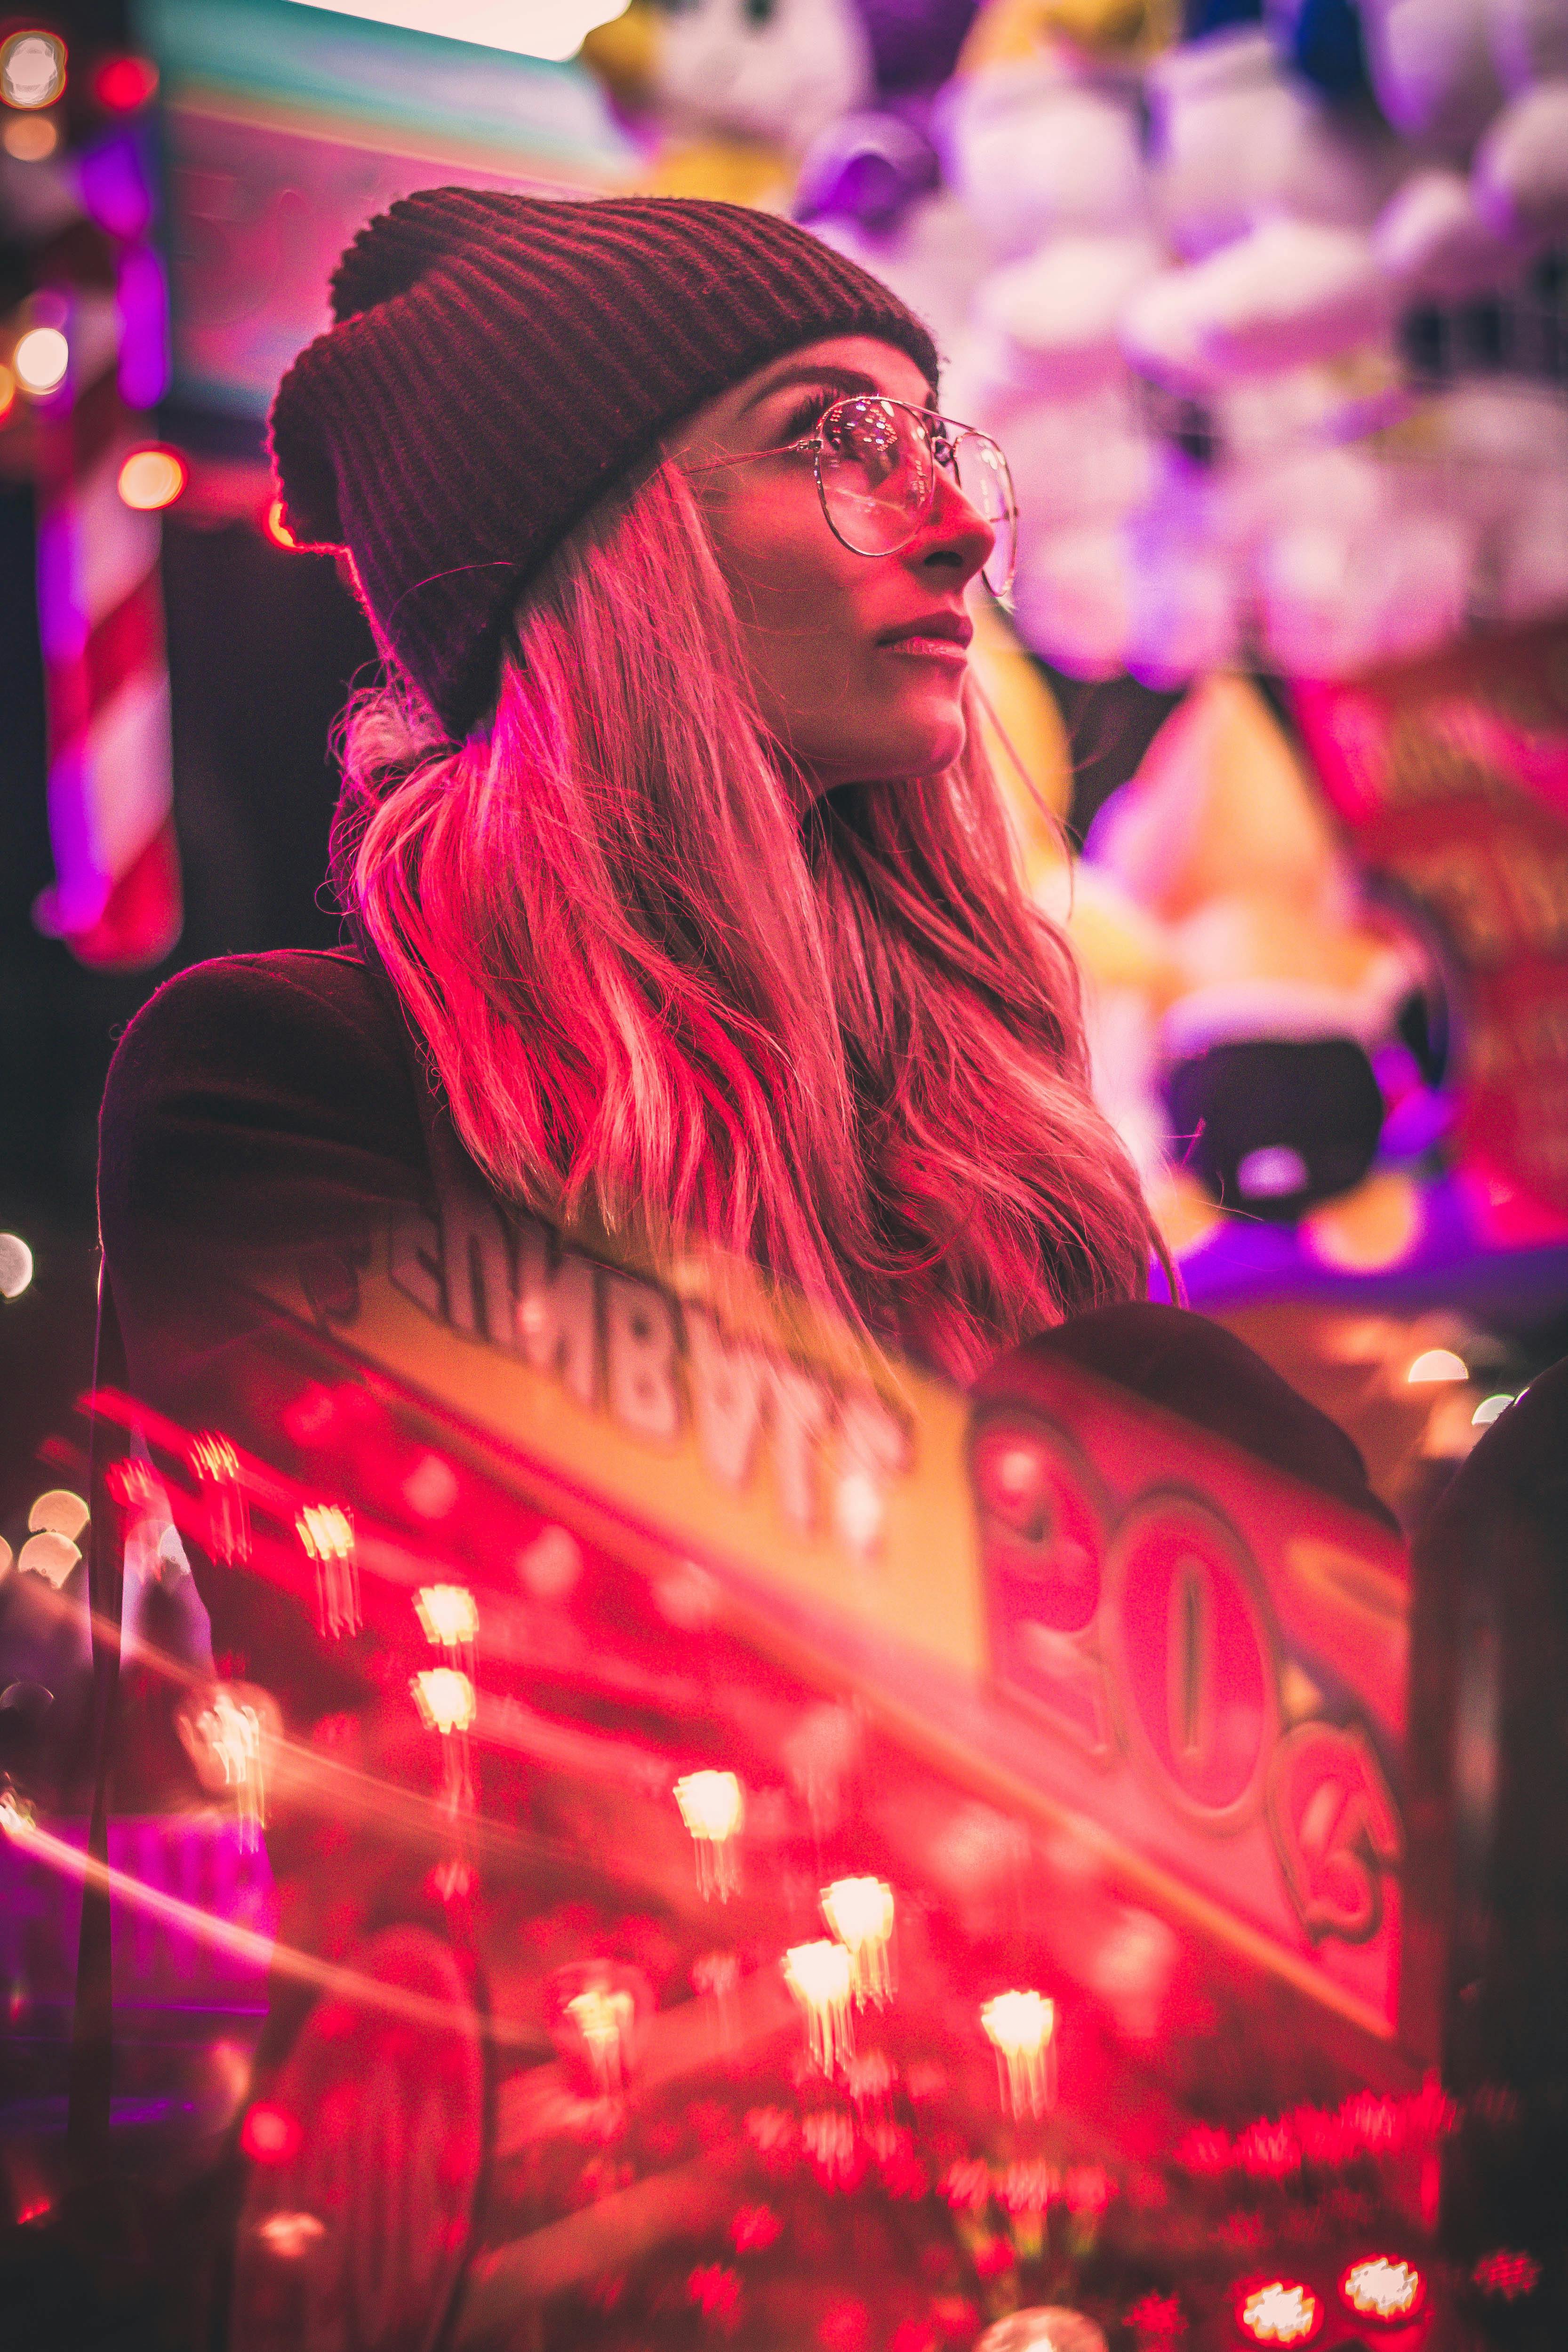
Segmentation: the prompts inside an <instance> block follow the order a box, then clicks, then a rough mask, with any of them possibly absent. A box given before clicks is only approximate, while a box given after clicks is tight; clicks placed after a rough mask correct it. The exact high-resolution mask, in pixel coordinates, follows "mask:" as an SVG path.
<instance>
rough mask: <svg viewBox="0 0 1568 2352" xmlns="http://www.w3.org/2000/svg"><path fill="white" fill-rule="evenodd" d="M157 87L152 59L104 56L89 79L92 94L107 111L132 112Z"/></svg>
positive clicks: (142, 103)
mask: <svg viewBox="0 0 1568 2352" xmlns="http://www.w3.org/2000/svg"><path fill="white" fill-rule="evenodd" d="M157 87H158V68H157V67H156V66H155V65H154V64H153V60H152V58H105V59H104V61H103V63H102V64H101V65H100V67H99V68H98V71H97V72H96V73H95V74H94V76H93V78H92V94H93V96H94V98H96V99H97V100H98V102H99V104H100V106H102V107H107V108H108V110H109V111H110V114H134V113H135V111H136V110H137V108H138V107H139V106H145V105H146V103H147V101H148V100H149V99H150V98H151V97H153V93H154V92H155V91H156V89H157Z"/></svg>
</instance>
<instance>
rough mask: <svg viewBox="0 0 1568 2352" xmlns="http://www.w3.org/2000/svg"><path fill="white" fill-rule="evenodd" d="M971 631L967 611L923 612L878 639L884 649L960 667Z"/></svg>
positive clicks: (965, 661)
mask: <svg viewBox="0 0 1568 2352" xmlns="http://www.w3.org/2000/svg"><path fill="white" fill-rule="evenodd" d="M973 635H974V625H973V622H972V621H971V620H970V618H969V615H968V614H967V613H926V614H921V618H920V619H919V620H918V621H911V622H910V623H909V625H907V626H906V627H905V628H902V629H900V630H899V631H897V632H896V633H893V632H889V633H888V634H886V635H883V636H880V637H879V638H878V640H877V642H878V644H879V646H881V647H882V648H883V650H884V651H885V652H887V653H890V654H909V655H911V656H914V657H915V658H917V659H919V660H921V661H938V662H942V663H945V664H946V665H947V667H949V668H954V669H962V668H963V667H964V665H965V664H966V663H967V661H968V659H969V640H970V638H971V637H972V636H973Z"/></svg>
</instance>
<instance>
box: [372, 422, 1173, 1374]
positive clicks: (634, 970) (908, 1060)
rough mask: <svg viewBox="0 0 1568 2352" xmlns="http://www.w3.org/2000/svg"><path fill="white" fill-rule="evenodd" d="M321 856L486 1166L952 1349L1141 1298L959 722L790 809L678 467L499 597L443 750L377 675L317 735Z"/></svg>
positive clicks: (575, 1213)
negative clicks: (704, 1245)
mask: <svg viewBox="0 0 1568 2352" xmlns="http://www.w3.org/2000/svg"><path fill="white" fill-rule="evenodd" d="M342 756H343V771H344V781H343V789H342V798H341V800H340V803H339V809H338V816H337V822H336V825H335V828H334V836H333V874H334V878H335V880H336V882H337V885H338V888H339V891H340V894H341V896H342V899H343V902H344V904H345V906H346V907H347V908H349V909H350V911H351V912H352V913H353V916H354V918H355V919H356V921H357V922H358V924H359V926H360V927H361V929H363V933H364V935H365V936H366V938H367V939H368V940H370V942H371V943H372V944H373V945H374V948H375V950H376V951H377V953H378V954H379V955H380V956H381V958H382V959H383V961H384V963H385V966H386V969H387V971H388V972H389V974H390V976H391V978H392V980H393V982H394V984H395V987H396V989H397V991H398V993H399V995H400V997H401V998H402V1000H403V1002H404V1004H405V1009H406V1010H407V1013H408V1014H409V1016H410V1018H411V1020H412V1021H413V1023H414V1024H415V1026H416V1029H417V1030H418V1031H419V1033H420V1034H422V1035H423V1037H424V1038H425V1040H426V1045H427V1047H428V1049H429V1052H430V1055H431V1057H432V1060H433V1063H434V1066H435V1067H436V1069H437V1072H438V1073H439V1076H440V1078H441V1081H442V1083H443V1086H444V1087H445V1089H446V1092H447V1097H448V1099H449V1101H450V1104H451V1108H452V1113H453V1117H454V1119H455V1121H456V1124H457V1127H458V1132H459V1134H460V1135H461V1137H462V1139H463V1141H464V1143H465V1144H466V1145H467V1147H468V1150H469V1151H470V1152H471V1153H472V1155H473V1157H474V1159H475V1160H477V1161H478V1163H479V1166H480V1167H481V1168H482V1169H483V1170H484V1171H485V1172H486V1174H487V1175H488V1176H489V1179H490V1181H491V1182H492V1183H493V1184H494V1185H495V1186H496V1187H497V1189H498V1191H500V1192H501V1193H502V1194H503V1195H506V1196H508V1197H510V1198H512V1199H515V1200H518V1201H520V1202H528V1203H530V1204H531V1205H532V1206H533V1207H535V1208H536V1209H538V1210H540V1211H542V1212H543V1213H545V1214H547V1215H551V1216H553V1217H557V1218H560V1219H562V1220H563V1221H565V1222H567V1223H572V1222H574V1221H576V1220H579V1219H584V1218H586V1219H588V1220H590V1221H592V1222H595V1223H599V1224H600V1225H601V1226H602V1227H603V1228H604V1229H605V1231H607V1232H608V1233H610V1234H619V1235H622V1236H624V1237H626V1239H627V1240H628V1241H630V1242H632V1243H634V1244H636V1245H637V1246H639V1247H641V1248H643V1249H645V1250H651V1252H652V1253H653V1254H654V1255H656V1256H658V1255H663V1254H665V1253H667V1252H668V1251H669V1250H670V1249H672V1248H674V1247H676V1246H677V1245H678V1244H679V1241H680V1239H681V1238H682V1237H683V1236H692V1235H697V1236H700V1237H703V1238H706V1239H708V1240H710V1241H711V1242H713V1243H716V1244H720V1245H721V1247H723V1248H725V1249H727V1250H729V1251H731V1252H733V1253H734V1254H736V1255H742V1256H749V1257H751V1258H752V1259H753V1260H755V1261H757V1262H758V1263H760V1264H761V1265H763V1267H764V1268H766V1269H767V1270H768V1272H769V1273H771V1274H772V1275H773V1276H774V1277H775V1278H777V1279H778V1280H779V1281H781V1282H782V1283H784V1284H786V1285H789V1286H794V1287H795V1288H796V1289H798V1290H800V1291H802V1292H804V1293H805V1295H806V1296H807V1297H813V1298H815V1299H817V1300H819V1301H822V1302H824V1303H826V1304H828V1305H831V1306H832V1307H835V1308H836V1309H837V1311H839V1312H840V1313H841V1314H843V1315H845V1316H846V1317H847V1318H848V1320H849V1321H850V1323H851V1324H852V1325H853V1326H854V1327H856V1328H859V1329H861V1330H862V1331H866V1332H868V1333H870V1334H871V1335H873V1336H874V1337H876V1338H877V1339H879V1340H880V1341H881V1342H883V1343H884V1344H892V1345H899V1346H902V1347H904V1348H907V1349H910V1350H911V1351H912V1352H914V1353H915V1354H917V1355H920V1356H921V1357H923V1358H925V1359H926V1360H930V1361H931V1362H932V1363H934V1364H936V1365H937V1366H939V1367H940V1368H941V1369H942V1370H945V1371H947V1372H948V1373H950V1374H951V1375H952V1376H953V1377H955V1378H958V1379H961V1380H963V1379H967V1378H969V1377H970V1376H972V1375H973V1373H974V1372H975V1371H977V1370H979V1369H980V1368H981V1367H982V1366H983V1365H984V1363H985V1362H986V1361H987V1360H989V1359H990V1358H991V1357H992V1356H993V1355H994V1353H995V1352H996V1351H997V1350H998V1349H1001V1348H1003V1347H1005V1346H1006V1345H1008V1344H1010V1343H1011V1342H1013V1341H1015V1340H1016V1339H1021V1338H1024V1337H1026V1336H1027V1334H1028V1333H1029V1332H1030V1331H1032V1330H1037V1329H1039V1328H1043V1327H1045V1326H1047V1325H1048V1324H1052V1323H1055V1322H1058V1321H1059V1320H1060V1319H1062V1318H1063V1317H1064V1316H1066V1315H1068V1314H1071V1313H1074V1312H1077V1311H1079V1310H1081V1309H1084V1308H1088V1307H1093V1306H1097V1305H1100V1304H1103V1303H1106V1302H1107V1301H1109V1300H1111V1299H1115V1298H1125V1297H1138V1296H1142V1292H1143V1290H1144V1288H1145V1286H1146V1274H1147V1266H1148V1260H1149V1255H1150V1251H1151V1248H1152V1245H1153V1234H1152V1226H1151V1223H1150V1219H1149V1216H1148V1212H1147V1210H1146V1208H1145V1206H1144V1203H1143V1201H1142V1193H1141V1192H1140V1189H1139V1184H1138V1180H1137V1177H1136V1175H1135V1173H1134V1171H1133V1170H1132V1167H1131V1162H1130V1161H1129V1160H1128V1158H1127V1155H1126V1153H1125V1152H1124V1150H1123V1149H1122V1147H1121V1143H1120V1141H1119V1140H1118V1139H1117V1138H1116V1136H1115V1134H1114V1132H1113V1130H1112V1129H1110V1125H1109V1123H1108V1122H1107V1121H1106V1119H1105V1118H1104V1117H1103V1115H1102V1114H1101V1113H1100V1110H1099V1108H1097V1106H1096V1105H1095V1103H1094V1102H1093V1100H1092V1098H1091V1097H1090V1094H1089V1076H1088V1059H1087V1052H1086V1047H1085V1043H1084V1034H1083V1024H1082V1019H1081V1013H1080V1009H1079V982H1078V974H1077V971H1076V968H1075V966H1074V964H1073V961H1072V957H1071V952H1070V950H1069V949H1068V944H1067V942H1066V940H1065V939H1064V938H1063V936H1062V935H1061V933H1060V932H1059V931H1058V929H1056V927H1055V926H1054V925H1053V924H1052V923H1051V922H1049V921H1048V919H1047V918H1046V917H1045V916H1044V915H1043V914H1041V913H1040V912H1038V910H1037V909H1036V908H1033V907H1032V906H1031V905H1030V904H1029V902H1028V901H1027V899H1026V897H1025V895H1024V892H1023V889H1022V886H1021V884H1020V882H1019V880H1018V878H1017V875H1016V868H1015V865H1014V858H1013V849H1012V843H1011V839H1010V835H1009V833H1008V829H1007V824H1006V821H1005V815H1004V813H1003V810H1002V806H1001V803H1000V801H999V798H998V795H997V791H996V786H995V782H994V778H993V776H992V774H991V771H990V767H989V763H988V761H987V759H986V756H985V753H984V748H983V746H982V745H981V744H980V742H979V740H978V735H977V729H976V727H975V726H974V725H973V724H972V725H971V728H970V744H969V749H968V750H967V751H966V752H965V753H964V755H963V758H962V759H961V760H960V761H958V763H957V764H956V765H955V766H954V767H953V768H952V769H950V770H949V771H948V772H946V773H945V774H943V775H942V776H939V777H935V778H931V779H929V780H926V781H923V782H908V783H896V784H875V785H867V786H861V787H854V788H848V789H845V790H842V791H840V792H837V793H834V794H832V795H831V796H830V797H829V798H828V799H827V800H826V801H825V802H823V803H819V804H818V806H817V807H816V810H814V811H813V812H812V814H810V815H809V816H808V817H807V818H806V819H805V821H804V823H803V821H802V819H801V818H800V816H799V814H798V813H797V810H796V807H795V803H794V800H793V799H792V796H791V793H790V791H789V788H788V786H787V784H786V782H785V780H784V775H783V773H782V772H781V763H780V761H779V758H778V757H777V755H776V754H775V752H774V751H773V747H772V746H771V745H770V744H769V742H768V740H767V739H766V736H765V733H764V730H763V725H762V722H761V720H760V719H759V717H758V715H757V712H756V709H755V707H754V704H753V702H752V696H751V693H750V689H749V686H748V683H747V679H746V676H745V668H744V663H743V658H742V651H741V646H740V641H739V635H738V632H737V629H736V625H735V621H734V615H733V613H732V611H731V605H730V602H729V597H728V593H727V591H726V589H725V586H724V583H723V579H722V576H721V572H720V571H719V567H718V564H717V562H716V560H715V557H714V554H713V551H712V549H711V546H710V542H709V540H708V536H707V532H706V530H705V527H704V525H703V523H702V520H701V518H700V512H699V510H698V509H697V506H696V504H695V501H694V499H693V498H692V496H691V493H690V490H689V488H688V486H687V484H686V482H685V480H684V478H683V477H682V476H681V474H680V473H679V469H678V468H677V467H674V466H671V465H663V466H659V467H656V468H655V470H654V471H653V472H652V473H651V474H649V475H648V476H647V478H646V479H644V480H643V481H642V482H641V483H640V484H639V485H638V486H637V488H634V489H633V490H631V491H630V492H628V493H627V494H626V496H625V497H624V498H623V499H619V500H617V501H616V502H615V503H614V505H612V506H608V507H606V508H605V509H601V510H600V512H599V513H597V514H596V515H595V517H594V518H592V519H591V521H590V525H589V526H588V527H587V528H586V530H584V531H583V532H580V533H579V534H577V535H576V537H575V538H574V540H573V541H570V542H569V543H568V544H567V546H566V548H565V549H564V550H563V551H562V552H561V554H560V555H559V556H558V558H557V560H556V562H554V564H553V566H552V570H551V572H550V574H549V576H548V578H547V579H545V580H544V581H543V582H542V583H540V584H538V585H537V586H536V587H535V589H534V590H533V592H532V593H531V596H530V598H529V601H528V603H527V604H526V606H525V607H524V609H523V610H522V612H521V614H520V615H519V616H518V620H517V625H516V630H515V635H514V636H513V638H512V640H511V642H510V644H509V646H508V647H507V650H506V653H505V656H504V657H503V661H502V666H501V675H500V691H499V694H498V697H497V701H496V704H495V708H494V710H493V712H492V713H491V714H490V716H489V719H488V721H487V722H486V723H485V724H484V725H482V726H481V727H480V728H479V729H478V730H476V731H475V732H474V733H473V734H472V735H470V736H469V737H468V740H467V741H465V742H464V743H462V744H461V745H459V746H458V747H457V748H456V749H454V748H453V747H452V746H451V745H450V744H449V743H447V741H446V740H444V739H442V738H441V737H440V735H439V732H438V730H437V728H436V726H435V723H434V722H433V721H430V720H427V719H425V718H424V716H423V714H422V710H421V707H420V706H418V705H417V704H416V702H415V701H414V699H413V698H412V697H410V696H408V695H407V694H406V692H405V690H403V689H400V688H398V687H397V686H396V685H389V686H387V687H385V688H378V689H373V690H371V691H369V692H368V693H365V694H363V695H361V696H359V697H358V698H356V699H355V702H354V703H353V705H352V706H351V709H350V711H349V713H348V714H347V717H346V719H345V722H344V727H343V733H342Z"/></svg>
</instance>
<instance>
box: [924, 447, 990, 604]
mask: <svg viewBox="0 0 1568 2352" xmlns="http://www.w3.org/2000/svg"><path fill="white" fill-rule="evenodd" d="M995 544H996V534H995V532H994V530H992V528H991V525H990V524H989V523H988V522H987V521H986V520H985V518H984V515H983V514H982V513H981V512H980V511H979V509H978V508H975V507H973V506H971V505H970V503H969V500H968V499H966V498H965V497H964V495H963V491H962V490H961V489H960V488H959V487H958V484H957V482H956V481H954V479H953V478H952V475H951V474H950V473H948V472H947V471H945V469H943V468H942V467H938V468H937V475H936V487H935V489H934V491H933V493H932V497H931V512H930V514H929V515H928V516H927V517H926V520H925V527H924V529H923V530H921V534H920V536H919V538H918V539H917V540H916V541H915V542H914V545H913V547H912V548H911V549H910V553H911V555H912V556H913V558H914V560H915V562H917V563H919V564H920V565H921V568H922V569H927V568H929V569H931V570H937V571H943V572H956V573H957V574H958V575H959V577H960V580H961V583H962V584H963V586H964V587H967V586H968V585H969V583H970V582H971V581H972V580H973V577H974V575H975V573H976V572H978V571H979V570H980V568H981V566H982V564H984V562H985V561H986V559H987V557H988V556H989V555H990V553H991V551H992V549H993V548H994V546H995Z"/></svg>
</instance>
